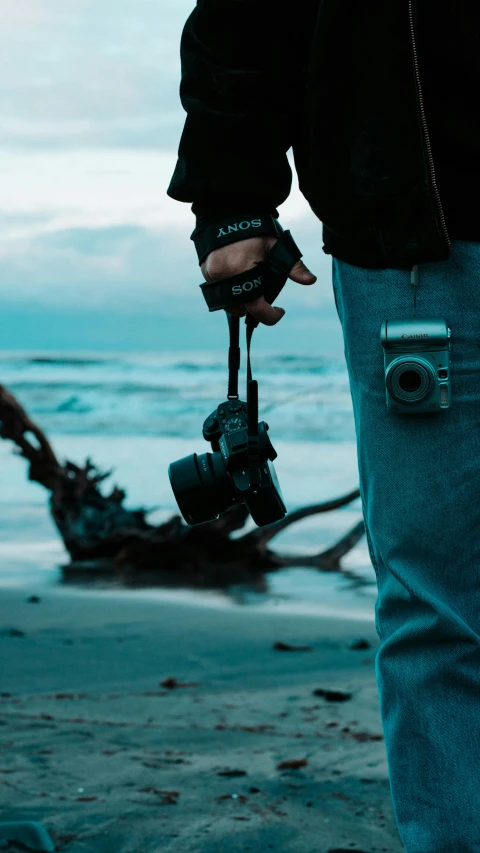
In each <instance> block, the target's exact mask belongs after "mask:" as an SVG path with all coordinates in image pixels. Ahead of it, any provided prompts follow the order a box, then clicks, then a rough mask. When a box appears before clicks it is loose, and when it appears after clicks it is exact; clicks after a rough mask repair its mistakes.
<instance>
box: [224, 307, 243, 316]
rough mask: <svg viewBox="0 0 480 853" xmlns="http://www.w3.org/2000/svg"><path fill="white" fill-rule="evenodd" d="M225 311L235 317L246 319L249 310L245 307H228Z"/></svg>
mask: <svg viewBox="0 0 480 853" xmlns="http://www.w3.org/2000/svg"><path fill="white" fill-rule="evenodd" d="M225 311H228V313H229V314H233V316H234V317H245V315H246V313H247V310H246V308H245V306H244V305H243V304H242V305H228V306H227V307H226V308H225Z"/></svg>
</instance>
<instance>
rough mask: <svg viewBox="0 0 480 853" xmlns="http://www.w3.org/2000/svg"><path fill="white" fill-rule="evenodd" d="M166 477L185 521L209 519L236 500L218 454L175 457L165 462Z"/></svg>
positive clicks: (220, 456) (232, 486) (197, 522)
mask: <svg viewBox="0 0 480 853" xmlns="http://www.w3.org/2000/svg"><path fill="white" fill-rule="evenodd" d="M168 476H169V478H170V483H171V486H172V489H173V494H174V495H175V500H176V501H177V504H178V508H179V510H180V512H181V513H182V515H183V517H184V519H185V521H186V522H187V524H201V523H202V522H205V521H213V520H214V519H216V518H218V517H219V515H220V513H222V512H225V510H227V509H229V507H231V506H232V505H233V504H234V503H236V500H237V499H236V492H235V487H234V485H233V483H232V481H231V480H230V477H229V476H228V473H227V470H226V468H225V464H224V461H223V457H222V454H221V453H201V454H198V455H197V454H196V453H192V454H191V455H190V456H184V457H183V459H177V461H176V462H172V463H171V464H170V465H169V468H168Z"/></svg>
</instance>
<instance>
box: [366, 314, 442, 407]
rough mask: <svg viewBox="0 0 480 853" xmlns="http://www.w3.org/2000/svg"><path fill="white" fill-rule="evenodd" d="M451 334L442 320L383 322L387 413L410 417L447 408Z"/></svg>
mask: <svg viewBox="0 0 480 853" xmlns="http://www.w3.org/2000/svg"><path fill="white" fill-rule="evenodd" d="M450 335H451V330H450V329H449V328H448V325H447V323H446V321H445V320H444V319H443V318H442V317H426V318H425V317H405V318H403V319H402V318H401V319H397V320H385V321H384V322H383V323H382V328H381V332H380V340H381V342H382V346H383V349H384V363H385V388H386V394H387V409H388V410H389V411H390V412H395V413H397V414H400V415H413V414H417V413H418V412H438V411H441V410H442V409H448V408H449V407H450V398H451V393H450V358H449V353H450Z"/></svg>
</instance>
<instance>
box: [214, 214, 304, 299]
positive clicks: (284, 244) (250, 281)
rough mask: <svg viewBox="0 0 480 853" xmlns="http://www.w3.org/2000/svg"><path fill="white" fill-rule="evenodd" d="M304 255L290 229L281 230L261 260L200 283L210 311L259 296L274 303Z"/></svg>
mask: <svg viewBox="0 0 480 853" xmlns="http://www.w3.org/2000/svg"><path fill="white" fill-rule="evenodd" d="M301 257H302V252H301V251H300V249H299V248H298V246H297V244H296V243H295V240H294V239H293V237H292V235H291V234H290V231H282V232H281V234H280V235H279V237H278V240H277V242H276V243H275V245H274V246H272V248H271V249H270V251H269V252H267V254H266V257H265V260H264V261H262V262H261V263H259V264H257V265H256V266H254V267H252V268H251V269H249V270H245V271H244V272H241V273H239V274H238V275H234V276H231V277H230V278H223V279H221V280H220V281H204V282H203V283H202V284H201V285H200V287H201V289H202V293H203V296H204V299H205V302H206V303H207V305H208V310H209V311H220V310H221V309H222V308H223V309H228V307H229V306H230V305H235V303H238V304H239V305H241V304H243V303H245V302H251V301H252V300H253V299H258V297H259V296H264V297H265V299H266V300H267V302H268V303H269V304H270V305H271V304H272V303H273V302H274V300H275V299H276V298H277V296H278V294H279V293H280V291H281V290H282V288H283V286H284V284H285V282H286V280H287V278H288V276H289V273H290V270H291V269H292V267H293V266H294V265H295V264H296V263H297V261H299V260H300V258H301Z"/></svg>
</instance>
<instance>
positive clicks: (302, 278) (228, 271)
mask: <svg viewBox="0 0 480 853" xmlns="http://www.w3.org/2000/svg"><path fill="white" fill-rule="evenodd" d="M277 240H278V237H249V238H247V239H246V240H239V241H238V242H236V243H229V244H228V246H222V247H221V248H220V249H214V250H213V252H210V254H208V255H207V257H206V258H205V260H204V261H203V263H202V264H201V265H200V269H201V271H202V274H203V276H204V278H205V281H220V280H221V279H223V278H231V277H232V276H234V275H238V274H239V273H241V272H244V271H245V270H249V269H252V268H253V267H254V266H256V264H260V263H262V261H264V260H265V258H266V256H267V253H268V252H269V251H270V249H271V248H272V247H273V246H274V245H275V243H276V242H277ZM288 277H289V278H290V279H291V280H292V281H296V282H297V283H298V284H314V283H315V282H316V280H317V277H316V276H315V275H313V273H311V272H310V270H309V269H307V267H306V266H305V264H304V263H302V261H297V263H296V264H294V266H293V267H292V269H291V270H290V273H289V276H288ZM225 310H226V311H228V313H229V314H233V315H234V316H235V317H245V315H246V313H247V311H248V313H249V314H251V315H252V317H254V318H255V320H258V321H259V322H260V323H263V324H264V325H265V326H274V325H275V324H276V323H278V322H279V320H281V319H282V317H283V315H284V314H285V310H284V309H283V308H279V307H276V306H275V307H274V306H273V305H270V304H269V303H268V302H267V300H266V299H265V297H264V296H259V298H258V299H252V300H251V301H250V302H244V303H242V304H239V303H236V304H235V305H229V306H227V308H226V309H225Z"/></svg>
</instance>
